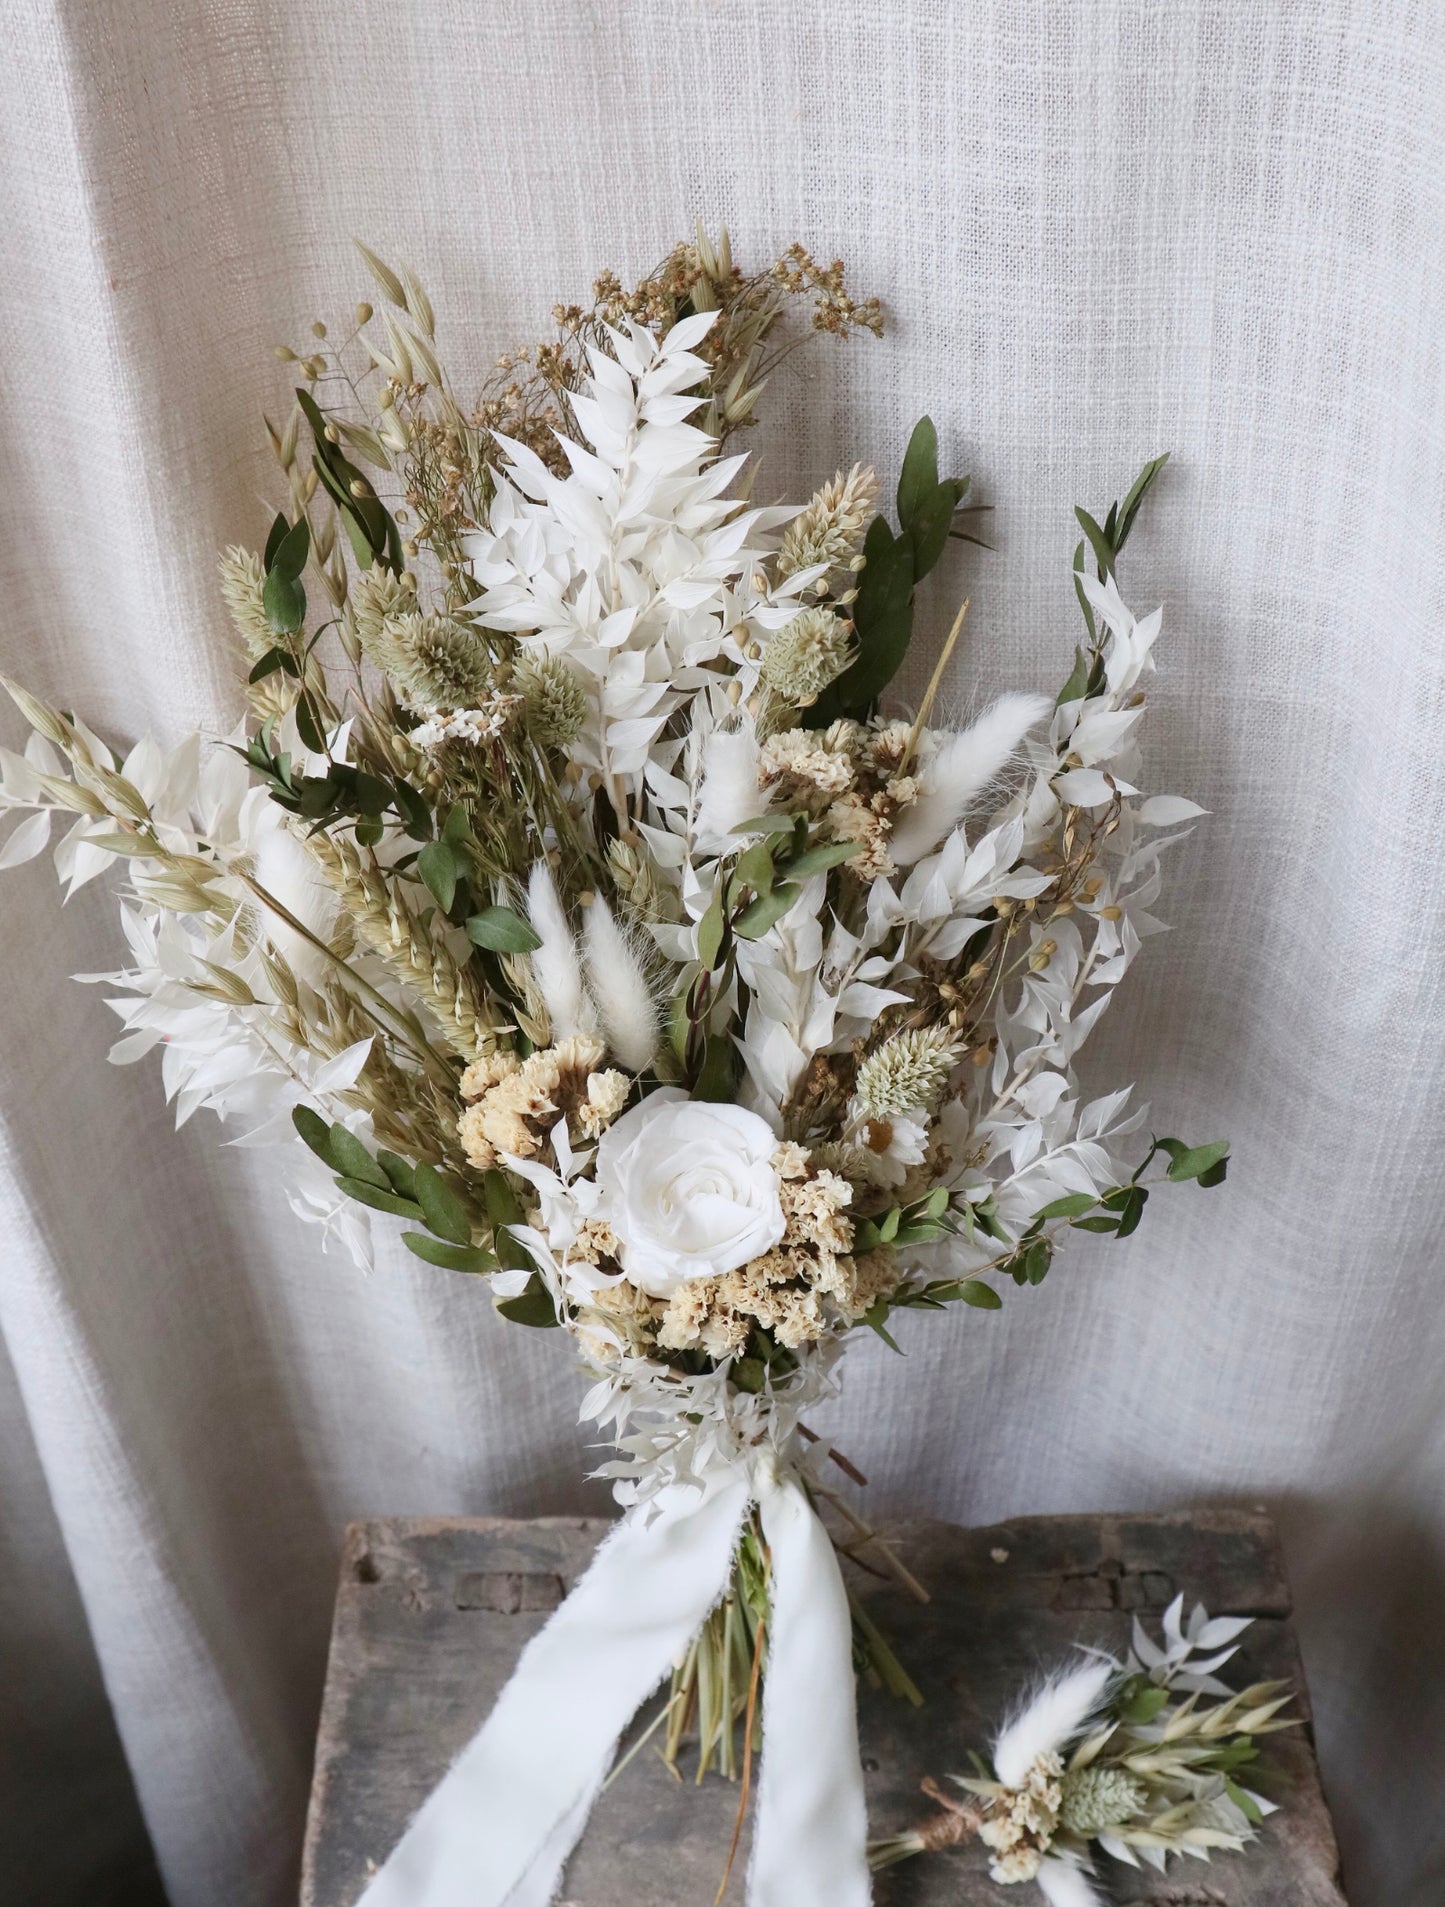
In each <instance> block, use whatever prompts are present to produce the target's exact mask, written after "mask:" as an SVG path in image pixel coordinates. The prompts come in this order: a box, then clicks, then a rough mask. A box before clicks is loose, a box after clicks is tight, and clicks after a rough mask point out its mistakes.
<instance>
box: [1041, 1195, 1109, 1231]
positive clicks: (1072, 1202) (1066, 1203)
mask: <svg viewBox="0 0 1445 1907" xmlns="http://www.w3.org/2000/svg"><path fill="white" fill-rule="evenodd" d="M1098 1202H1099V1201H1098V1200H1097V1199H1096V1198H1095V1197H1094V1195H1093V1193H1092V1192H1070V1193H1068V1195H1067V1196H1066V1197H1064V1198H1056V1199H1054V1200H1053V1201H1052V1203H1050V1204H1048V1205H1043V1206H1040V1208H1039V1210H1038V1211H1036V1212H1035V1213H1034V1215H1033V1218H1032V1220H1031V1221H1030V1224H1031V1225H1046V1224H1047V1223H1048V1222H1049V1220H1050V1219H1051V1218H1077V1217H1078V1216H1079V1214H1080V1213H1081V1212H1087V1211H1090V1210H1092V1209H1093V1207H1094V1206H1095V1205H1097V1204H1098Z"/></svg>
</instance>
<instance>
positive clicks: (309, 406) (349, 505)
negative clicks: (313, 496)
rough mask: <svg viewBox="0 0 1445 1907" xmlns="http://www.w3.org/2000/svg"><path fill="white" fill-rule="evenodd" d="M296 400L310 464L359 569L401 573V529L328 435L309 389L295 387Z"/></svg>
mask: <svg viewBox="0 0 1445 1907" xmlns="http://www.w3.org/2000/svg"><path fill="white" fill-rule="evenodd" d="M296 401H297V403H298V404H299V405H300V406H301V410H302V414H303V415H304V417H305V419H306V421H307V423H308V424H309V425H310V426H311V435H312V439H313V441H314V443H315V455H314V456H313V457H312V460H311V467H312V469H313V470H315V472H316V476H317V479H318V481H319V482H320V484H321V487H322V489H323V490H325V492H326V494H327V495H328V496H329V497H330V498H331V501H332V502H333V503H334V504H335V505H336V508H337V511H338V512H339V514H340V517H341V521H342V522H343V523H344V524H345V526H346V534H347V538H348V539H349V541H350V543H351V548H352V553H353V554H354V556H355V557H356V560H357V562H358V563H359V564H360V566H361V567H362V569H370V568H371V567H372V566H373V565H374V564H376V563H380V564H381V565H382V567H383V568H384V569H389V570H390V571H391V573H392V575H393V576H400V574H401V571H402V560H401V532H400V531H399V530H398V529H397V527H396V523H395V521H394V520H393V518H392V516H391V513H390V511H389V510H388V509H387V508H386V506H385V504H383V503H382V501H381V499H380V498H379V497H378V496H377V494H376V492H375V491H374V490H373V489H372V487H371V485H370V484H369V483H368V482H367V480H366V478H365V477H364V476H363V475H362V474H361V472H360V471H359V470H358V469H357V468H356V465H355V464H353V463H348V462H347V460H346V458H345V457H343V456H342V454H341V451H340V448H339V446H338V445H337V444H335V443H333V442H332V440H331V437H329V436H328V435H327V423H326V416H325V413H324V412H323V411H322V409H321V407H320V405H319V404H318V403H317V402H316V399H315V398H314V397H313V396H312V395H311V393H310V392H309V391H307V390H303V389H301V388H298V389H297V392H296Z"/></svg>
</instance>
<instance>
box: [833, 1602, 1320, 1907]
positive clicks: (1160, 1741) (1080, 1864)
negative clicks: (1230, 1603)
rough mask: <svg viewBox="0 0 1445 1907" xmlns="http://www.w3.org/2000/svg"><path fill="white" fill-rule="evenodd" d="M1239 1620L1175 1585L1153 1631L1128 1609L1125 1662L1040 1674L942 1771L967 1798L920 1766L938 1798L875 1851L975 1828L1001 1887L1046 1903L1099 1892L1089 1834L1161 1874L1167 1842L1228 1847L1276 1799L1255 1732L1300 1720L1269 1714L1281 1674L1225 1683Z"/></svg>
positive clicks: (1066, 1902)
mask: <svg viewBox="0 0 1445 1907" xmlns="http://www.w3.org/2000/svg"><path fill="white" fill-rule="evenodd" d="M1251 1620H1252V1619H1251V1618H1250V1617H1248V1616H1215V1617H1211V1616H1210V1615H1209V1613H1208V1611H1207V1610H1206V1609H1205V1608H1204V1605H1203V1604H1202V1603H1196V1604H1195V1606H1194V1609H1193V1611H1192V1612H1191V1613H1190V1615H1189V1617H1188V1618H1187V1619H1186V1618H1185V1614H1184V1598H1183V1596H1182V1595H1180V1596H1176V1597H1175V1599H1174V1601H1173V1602H1172V1603H1170V1605H1169V1607H1168V1609H1166V1610H1165V1612H1164V1617H1163V1624H1162V1627H1163V1644H1162V1646H1161V1645H1160V1644H1159V1643H1157V1642H1155V1641H1154V1640H1153V1639H1152V1637H1151V1636H1150V1635H1149V1633H1148V1631H1147V1630H1146V1629H1145V1627H1144V1625H1143V1623H1142V1622H1141V1621H1140V1620H1139V1618H1138V1617H1137V1616H1136V1617H1135V1618H1134V1625H1133V1646H1132V1648H1131V1649H1130V1651H1129V1653H1128V1655H1127V1657H1126V1658H1125V1660H1124V1661H1122V1662H1119V1661H1116V1660H1115V1659H1114V1658H1113V1657H1112V1656H1107V1655H1103V1654H1101V1653H1099V1652H1097V1651H1089V1652H1087V1654H1086V1656H1085V1659H1084V1660H1082V1661H1079V1662H1076V1663H1074V1664H1072V1665H1070V1666H1067V1667H1063V1668H1060V1669H1058V1670H1056V1671H1055V1672H1054V1673H1053V1674H1051V1675H1049V1676H1046V1677H1045V1678H1044V1679H1043V1680H1042V1681H1041V1682H1039V1683H1038V1684H1037V1685H1036V1686H1035V1687H1034V1688H1033V1689H1032V1690H1030V1691H1029V1693H1028V1694H1027V1695H1026V1696H1025V1697H1024V1698H1023V1699H1022V1700H1021V1701H1020V1702H1019V1704H1018V1705H1017V1707H1016V1708H1015V1709H1014V1711H1013V1713H1012V1714H1011V1715H1010V1716H1009V1718H1008V1720H1007V1721H1006V1722H1005V1723H1004V1725H1003V1727H1002V1728H1001V1729H1000V1730H999V1733H998V1735H997V1737H996V1738H995V1740H994V1744H993V1755H992V1760H991V1762H985V1761H983V1759H982V1758H981V1757H980V1756H978V1755H977V1754H974V1755H972V1756H971V1757H970V1759H971V1760H972V1762H973V1766H974V1773H973V1774H972V1775H953V1776H951V1777H950V1780H951V1782H952V1783H953V1786H954V1789H956V1790H958V1789H961V1790H962V1791H963V1793H964V1794H966V1795H968V1796H969V1797H971V1798H970V1799H969V1800H964V1799H963V1798H962V1797H961V1796H960V1795H959V1794H958V1793H956V1792H950V1790H949V1789H947V1788H944V1787H942V1786H941V1785H940V1784H939V1783H938V1782H937V1781H934V1780H925V1781H924V1783H923V1790H924V1793H925V1794H927V1795H928V1796H929V1797H930V1799H932V1800H933V1801H934V1802H935V1803H936V1804H937V1812H935V1813H934V1814H933V1815H931V1816H930V1817H929V1819H928V1820H926V1821H923V1822H921V1823H920V1824H919V1825H918V1826H917V1827H914V1828H910V1829H909V1830H908V1831H907V1832H905V1833H903V1834H899V1835H895V1836H894V1837H893V1838H892V1839H890V1840H886V1841H878V1842H875V1843H873V1845H872V1846H871V1847H870V1849H869V1858H870V1860H871V1862H872V1864H873V1866H874V1867H875V1868H878V1867H891V1866H893V1865H894V1864H895V1863H896V1862H898V1861H904V1860H908V1859H910V1858H911V1857H912V1856H913V1855H916V1854H928V1853H935V1852H937V1851H938V1850H939V1849H941V1848H945V1847H957V1846H958V1845H959V1844H960V1843H962V1842H964V1841H968V1840H971V1839H974V1838H975V1837H976V1838H977V1839H978V1840H980V1841H981V1842H982V1843H983V1844H984V1846H985V1847H986V1848H987V1849H988V1853H989V1873H990V1875H991V1877H992V1878H993V1879H994V1880H995V1881H997V1882H998V1883H999V1884H1000V1885H1001V1886H1010V1885H1013V1884H1016V1883H1018V1882H1020V1881H1036V1882H1037V1883H1038V1886H1039V1889H1040V1891H1041V1892H1042V1893H1043V1895H1044V1897H1045V1898H1046V1899H1047V1900H1048V1901H1049V1902H1050V1904H1051V1907H1104V1897H1103V1895H1102V1894H1101V1893H1100V1892H1099V1890H1098V1887H1097V1885H1096V1882H1095V1879H1094V1871H1093V1858H1094V1849H1095V1847H1097V1848H1098V1850H1099V1851H1100V1852H1101V1853H1104V1854H1108V1855H1111V1856H1112V1857H1113V1858H1114V1859H1115V1860H1119V1861H1123V1862H1125V1863H1127V1864H1128V1865H1130V1866H1132V1867H1138V1866H1140V1865H1141V1864H1144V1863H1147V1864H1148V1865H1149V1866H1151V1867H1154V1868H1157V1869H1158V1870H1159V1872H1160V1873H1163V1872H1164V1870H1165V1868H1166V1866H1167V1865H1168V1862H1169V1860H1170V1858H1171V1857H1173V1856H1178V1855H1185V1856H1189V1857H1192V1858H1193V1859H1195V1860H1202V1861H1207V1860H1208V1859H1209V1858H1210V1855H1211V1854H1212V1853H1214V1852H1216V1851H1219V1850H1228V1851H1230V1852H1234V1853H1238V1852H1240V1851H1242V1850H1243V1849H1244V1848H1246V1847H1247V1846H1248V1845H1249V1843H1250V1842H1251V1841H1252V1840H1254V1838H1255V1836H1256V1834H1257V1832H1258V1830H1259V1827H1260V1824H1261V1823H1262V1822H1263V1821H1264V1819H1265V1817H1266V1816H1267V1815H1270V1814H1273V1813H1275V1812H1276V1811H1277V1808H1278V1803H1276V1802H1274V1801H1271V1800H1270V1799H1269V1798H1268V1797H1267V1796H1266V1795H1263V1794H1260V1793H1259V1792H1257V1791H1256V1789H1255V1788H1253V1787H1251V1786H1249V1785H1247V1784H1248V1783H1249V1782H1251V1781H1256V1780H1258V1779H1260V1777H1261V1776H1262V1775H1265V1774H1267V1773H1268V1772H1269V1771H1268V1770H1267V1768H1266V1767H1265V1765H1264V1763H1263V1761H1262V1760H1261V1756H1260V1751H1259V1743H1260V1741H1261V1740H1262V1739H1263V1737H1265V1736H1266V1735H1272V1734H1275V1733H1277V1732H1278V1731H1279V1730H1280V1729H1283V1728H1293V1727H1296V1726H1297V1725H1298V1719H1297V1717H1294V1716H1285V1715H1282V1714H1281V1711H1282V1710H1283V1709H1285V1708H1286V1707H1287V1706H1288V1704H1289V1701H1290V1699H1291V1695H1290V1687H1289V1684H1288V1683H1285V1682H1254V1683H1251V1684H1250V1686H1249V1687H1248V1688H1244V1689H1241V1690H1239V1691H1238V1692H1237V1693H1232V1692H1231V1691H1230V1689H1229V1687H1228V1685H1227V1684H1226V1683H1224V1682H1222V1681H1220V1679H1219V1677H1218V1675H1217V1674H1216V1673H1215V1671H1216V1670H1218V1669H1220V1668H1222V1667H1223V1666H1224V1664H1225V1663H1226V1662H1228V1661H1229V1660H1230V1658H1231V1657H1232V1656H1233V1655H1234V1654H1235V1653H1236V1651H1237V1649H1238V1637H1239V1636H1241V1635H1242V1634H1243V1633H1244V1631H1245V1630H1246V1629H1247V1628H1248V1627H1249V1626H1250V1622H1251ZM1209 1698H1215V1699H1209Z"/></svg>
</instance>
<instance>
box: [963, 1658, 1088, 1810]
mask: <svg viewBox="0 0 1445 1907" xmlns="http://www.w3.org/2000/svg"><path fill="white" fill-rule="evenodd" d="M1115 1672H1116V1671H1115V1667H1114V1664H1113V1663H1112V1662H1108V1661H1094V1662H1085V1663H1083V1664H1081V1666H1080V1667H1078V1668H1077V1669H1070V1670H1068V1671H1067V1673H1065V1674H1063V1675H1051V1676H1050V1677H1049V1679H1048V1680H1047V1681H1046V1682H1045V1683H1043V1684H1042V1686H1041V1687H1040V1688H1039V1689H1038V1690H1037V1691H1036V1692H1035V1693H1034V1694H1033V1695H1031V1696H1030V1697H1029V1699H1028V1701H1027V1702H1026V1703H1025V1704H1024V1706H1023V1707H1022V1708H1021V1709H1020V1710H1019V1711H1018V1713H1017V1714H1016V1715H1014V1716H1012V1717H1011V1718H1010V1720H1009V1721H1007V1722H1006V1723H1005V1724H1004V1727H1003V1729H1002V1731H1001V1733H1000V1734H999V1736H998V1739H997V1740H996V1741H995V1742H994V1745H993V1765H994V1769H995V1771H996V1773H997V1775H998V1778H999V1780H1000V1781H1001V1782H1002V1783H1003V1784H1004V1786H1005V1787H1006V1788H1021V1787H1022V1786H1023V1785H1024V1782H1025V1781H1026V1780H1027V1778H1028V1772H1029V1770H1030V1768H1032V1767H1033V1765H1034V1763H1035V1762H1036V1761H1037V1760H1038V1758H1039V1756H1040V1755H1046V1754H1060V1753H1062V1751H1063V1749H1064V1747H1065V1745H1066V1744H1067V1743H1068V1742H1070V1741H1072V1740H1073V1738H1074V1736H1075V1735H1078V1734H1080V1733H1081V1732H1082V1730H1083V1728H1084V1726H1085V1724H1086V1723H1087V1722H1088V1720H1089V1717H1090V1716H1091V1715H1092V1714H1093V1712H1094V1710H1095V1709H1096V1708H1097V1707H1098V1705H1099V1698H1100V1696H1102V1694H1103V1693H1104V1690H1105V1688H1106V1687H1107V1686H1108V1682H1109V1678H1110V1676H1111V1675H1113V1674H1114V1673H1115Z"/></svg>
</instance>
